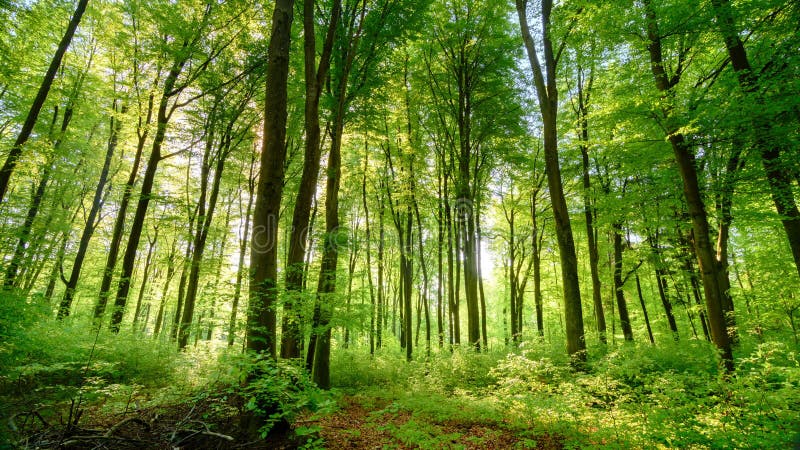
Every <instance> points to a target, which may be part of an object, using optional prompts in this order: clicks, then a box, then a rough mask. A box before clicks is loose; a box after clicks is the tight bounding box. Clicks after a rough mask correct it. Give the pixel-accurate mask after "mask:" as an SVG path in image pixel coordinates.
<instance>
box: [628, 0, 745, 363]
mask: <svg viewBox="0 0 800 450" xmlns="http://www.w3.org/2000/svg"><path fill="white" fill-rule="evenodd" d="M643 4H644V9H645V11H644V13H645V19H646V25H645V28H646V32H647V40H648V45H647V50H648V53H649V56H650V70H651V72H652V74H653V79H654V82H655V85H656V88H657V89H658V91H659V92H660V93H661V95H662V104H663V106H662V107H661V109H662V114H663V119H664V127H665V130H664V131H665V133H666V135H667V140H668V141H669V143H670V145H671V147H672V150H673V152H674V154H675V160H676V162H677V164H678V171H679V173H680V175H681V179H682V180H683V194H684V196H685V198H686V205H687V207H688V210H689V216H690V217H691V221H692V228H693V231H694V248H695V252H696V253H697V258H698V263H699V266H700V272H701V277H702V280H703V289H704V291H705V297H706V309H707V310H708V316H709V325H710V328H711V336H712V339H713V341H714V345H716V346H717V348H718V349H719V351H720V352H721V356H722V362H723V364H724V367H725V370H727V371H728V372H732V371H733V368H734V366H733V353H732V350H731V343H730V339H729V337H728V331H727V329H726V326H725V317H724V313H723V310H722V296H723V291H722V286H721V285H720V276H721V275H722V274H720V272H719V267H718V264H717V260H716V258H715V256H714V249H713V246H712V244H711V240H710V238H709V232H710V229H709V224H708V214H707V213H706V209H705V204H704V203H703V199H702V197H701V195H700V186H699V181H698V176H697V167H696V161H695V155H694V152H693V150H692V149H691V148H690V147H689V143H688V142H687V140H686V137H685V136H684V134H683V133H682V132H681V131H680V127H681V124H680V123H679V121H678V120H677V117H676V115H675V113H674V107H673V106H671V103H672V102H673V101H674V95H675V94H674V91H673V88H674V87H675V86H676V85H677V84H678V83H679V82H680V79H681V75H682V72H683V70H684V67H685V66H684V65H683V61H684V58H685V57H686V55H685V53H681V54H680V55H679V56H678V58H679V62H678V63H677V64H676V66H675V67H676V69H675V73H673V74H671V75H670V74H668V73H667V72H666V69H665V67H666V66H665V62H664V55H663V47H662V34H661V32H660V30H659V23H658V15H657V13H656V10H655V8H654V7H653V5H652V3H651V1H650V0H645V1H644V3H643ZM680 51H681V52H684V51H685V49H681V50H680ZM724 276H727V274H724Z"/></svg>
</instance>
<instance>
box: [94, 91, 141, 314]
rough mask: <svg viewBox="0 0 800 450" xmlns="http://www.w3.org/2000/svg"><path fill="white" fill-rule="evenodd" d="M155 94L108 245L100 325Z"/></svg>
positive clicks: (98, 308) (96, 311) (97, 309)
mask: <svg viewBox="0 0 800 450" xmlns="http://www.w3.org/2000/svg"><path fill="white" fill-rule="evenodd" d="M153 106H154V94H152V93H151V94H150V95H149V96H148V98H147V112H146V113H145V116H144V117H142V116H141V115H140V116H139V123H138V125H137V127H136V135H137V141H136V154H135V155H134V157H133V166H132V167H131V172H130V174H129V175H128V180H127V181H126V182H125V187H124V188H123V190H122V199H121V200H120V203H119V209H118V210H117V217H116V219H115V220H114V229H113V231H112V232H111V242H110V243H109V246H108V257H107V258H106V265H105V267H104V268H103V278H102V280H101V281H100V294H99V295H98V299H97V304H96V305H95V308H94V321H95V325H96V326H99V325H100V321H101V320H102V318H103V315H104V314H105V311H106V305H107V304H108V298H109V296H110V295H111V282H112V280H113V278H114V267H115V266H116V264H117V256H118V255H119V249H120V247H121V244H122V235H123V233H124V232H125V218H126V217H125V216H126V215H127V214H128V206H129V205H130V201H131V196H132V195H133V187H134V184H135V183H136V177H137V175H138V173H139V165H140V164H141V161H142V154H143V153H144V146H145V143H146V142H147V136H148V135H149V134H150V122H151V121H152V117H153Z"/></svg>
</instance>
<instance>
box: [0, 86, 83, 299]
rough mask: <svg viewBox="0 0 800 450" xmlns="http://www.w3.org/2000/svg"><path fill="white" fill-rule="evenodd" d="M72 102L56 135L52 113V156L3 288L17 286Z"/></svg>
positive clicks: (70, 112)
mask: <svg viewBox="0 0 800 450" xmlns="http://www.w3.org/2000/svg"><path fill="white" fill-rule="evenodd" d="M72 103H73V101H72V100H71V99H70V100H69V102H68V103H67V106H66V108H64V116H63V118H62V120H61V128H60V131H59V133H58V134H55V133H54V132H53V128H54V125H55V122H56V120H57V119H58V106H56V107H55V111H54V113H53V120H52V122H51V124H50V139H51V140H52V142H53V145H52V149H51V151H52V155H51V156H50V157H49V158H48V160H47V162H46V163H45V166H44V169H43V172H42V177H41V178H40V179H39V183H38V184H37V185H36V190H35V191H34V193H33V197H32V198H31V204H30V206H29V207H28V212H27V214H26V215H25V220H24V221H23V223H22V227H21V229H20V231H19V233H18V234H19V238H18V239H17V246H16V247H15V248H14V254H13V255H12V257H11V261H10V262H9V263H8V266H7V267H6V274H5V275H6V276H5V280H3V285H4V287H5V288H11V287H14V286H17V285H18V284H17V274H18V271H19V269H20V265H21V264H22V259H23V257H24V256H25V252H26V250H27V249H28V244H29V242H30V238H31V231H32V229H33V221H34V220H36V216H37V215H39V209H40V207H41V205H42V200H43V199H44V193H45V190H46V189H47V185H48V183H50V177H51V176H52V174H53V170H54V169H55V167H54V166H55V164H56V161H57V160H58V151H59V149H60V148H61V144H62V142H64V135H65V134H66V132H67V128H68V127H69V123H70V121H72V113H73V107H72Z"/></svg>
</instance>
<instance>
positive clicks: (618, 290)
mask: <svg viewBox="0 0 800 450" xmlns="http://www.w3.org/2000/svg"><path fill="white" fill-rule="evenodd" d="M612 229H613V230H614V238H613V239H614V297H615V298H616V301H617V310H618V311H619V324H620V327H621V328H622V335H623V336H624V337H625V340H626V341H629V342H633V329H632V328H631V318H630V315H629V314H628V303H627V302H626V301H625V292H624V291H623V281H622V224H621V223H618V222H617V223H614V224H613V225H612Z"/></svg>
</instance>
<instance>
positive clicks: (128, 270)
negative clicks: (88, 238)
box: [110, 43, 188, 333]
mask: <svg viewBox="0 0 800 450" xmlns="http://www.w3.org/2000/svg"><path fill="white" fill-rule="evenodd" d="M187 45H188V43H184V50H185V49H186V46H187ZM187 61H188V54H186V53H185V52H181V54H180V56H178V57H177V58H176V59H175V61H174V62H173V64H172V67H171V68H170V71H169V74H168V75H167V77H166V78H165V80H164V88H163V90H162V94H161V100H160V101H159V105H158V113H157V115H156V134H155V136H154V137H153V147H152V148H151V150H150V157H149V158H148V160H147V168H146V169H145V172H144V176H143V177H142V187H141V190H140V193H139V200H138V202H137V204H136V212H135V213H134V216H133V222H131V230H130V233H129V234H128V243H127V245H126V247H125V253H124V254H123V256H122V273H121V274H120V279H119V285H118V286H117V295H116V298H115V299H114V310H113V311H112V312H111V325H110V329H111V331H113V332H115V333H116V332H118V331H119V327H120V323H122V317H123V315H124V313H125V304H126V303H127V300H128V291H129V290H130V283H131V275H132V274H133V265H134V263H135V262H136V252H137V251H138V247H139V241H140V239H141V237H142V231H143V229H144V220H145V217H146V215H147V207H148V206H149V205H150V198H151V194H152V192H153V184H154V181H155V176H156V169H157V168H158V163H159V162H160V161H161V147H162V145H163V144H164V139H165V138H166V132H167V124H168V123H169V119H170V118H171V116H172V113H173V112H174V110H175V108H176V106H177V105H173V106H172V108H170V107H169V99H170V98H171V97H172V96H174V95H176V92H174V88H175V84H176V82H177V80H178V76H179V75H180V74H181V72H182V71H183V67H184V66H185V65H186V63H187Z"/></svg>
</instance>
